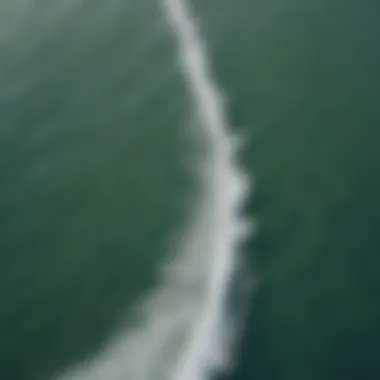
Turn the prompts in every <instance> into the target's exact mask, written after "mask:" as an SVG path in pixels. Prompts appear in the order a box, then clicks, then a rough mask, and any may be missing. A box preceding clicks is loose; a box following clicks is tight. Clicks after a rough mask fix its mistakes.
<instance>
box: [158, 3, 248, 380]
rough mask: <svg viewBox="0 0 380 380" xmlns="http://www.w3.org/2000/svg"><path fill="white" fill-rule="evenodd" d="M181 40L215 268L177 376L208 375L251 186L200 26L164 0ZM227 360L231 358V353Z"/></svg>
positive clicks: (195, 378) (180, 6)
mask: <svg viewBox="0 0 380 380" xmlns="http://www.w3.org/2000/svg"><path fill="white" fill-rule="evenodd" d="M161 3H162V6H163V9H164V15H165V16H164V17H165V18H166V21H167V23H168V24H169V25H170V27H171V29H172V31H173V34H174V37H175V39H176V40H177V43H178V59H179V63H180V65H181V69H182V71H183V75H184V78H185V81H186V83H187V86H188V89H189V92H190V95H191V96H192V100H193V102H194V104H195V110H196V112H197V113H198V116H199V118H200V122H201V124H202V127H203V132H204V134H205V136H206V138H207V140H208V143H209V147H210V158H209V159H210V163H209V164H210V165H209V166H208V167H209V170H210V172H209V173H208V176H207V181H208V183H207V184H206V189H207V190H206V191H208V194H207V195H206V197H207V199H208V202H207V205H206V207H207V208H208V210H207V213H206V214H207V215H208V217H209V218H210V223H209V231H208V233H209V234H210V235H209V241H208V250H209V252H208V254H209V255H211V261H212V263H211V265H210V268H211V269H210V273H209V277H208V284H207V289H206V299H205V300H204V307H203V309H202V311H201V313H200V315H199V318H198V320H197V321H196V323H195V325H194V326H193V329H192V334H191V336H190V339H189V340H188V341H187V343H186V346H185V349H184V353H183V355H182V358H181V360H180V361H179V363H178V365H177V366H176V367H175V370H174V372H173V374H172V377H171V378H172V379H173V380H205V379H208V378H209V377H210V376H211V375H212V374H213V372H214V371H216V370H217V369H218V367H219V366H223V365H224V364H225V363H224V362H225V361H226V356H225V355H226V352H225V346H226V344H228V342H225V334H224V328H225V326H224V320H225V318H224V314H225V305H224V303H225V297H226V293H227V290H228V286H229V281H230V279H231V276H232V275H233V272H234V268H235V265H236V261H237V259H238V258H237V252H236V251H237V250H238V249H239V243H240V242H241V240H242V238H243V237H244V235H245V234H246V233H247V228H248V226H247V223H246V220H245V219H244V218H243V217H242V216H241V215H240V209H241V207H242V205H243V202H244V201H245V199H246V197H247V194H248V191H249V186H248V177H247V175H246V174H245V173H244V172H243V171H242V170H241V169H240V168H239V166H238V164H237V162H236V153H237V144H236V139H235V138H234V136H233V135H232V133H231V131H229V126H228V122H227V117H226V115H225V105H224V99H223V97H222V92H221V89H220V88H219V87H218V84H217V83H216V81H215V80H214V78H213V75H212V72H211V69H210V64H209V62H208V59H207V52H206V48H205V43H204V40H203V38H202V36H201V32H200V28H199V26H198V25H197V21H196V19H195V16H194V15H193V14H192V12H191V10H190V7H189V6H188V4H187V1H186V0H161ZM227 360H228V358H227Z"/></svg>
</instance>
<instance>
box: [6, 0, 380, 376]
mask: <svg viewBox="0 0 380 380" xmlns="http://www.w3.org/2000/svg"><path fill="white" fill-rule="evenodd" d="M191 5H192V9H193V11H194V14H195V15H196V18H197V21H198V22H199V25H200V27H201V30H202V40H204V42H205V44H206V47H207V57H208V59H209V61H210V64H211V68H212V73H213V75H214V79H215V82H217V83H218V84H219V85H220V86H221V88H222V89H223V94H224V95H225V96H226V100H227V103H226V106H227V109H226V112H227V115H228V124H229V125H230V126H231V128H232V130H233V131H236V132H238V133H240V134H242V136H243V137H244V139H245V145H244V146H243V147H242V149H241V151H240V156H239V165H240V167H241V168H243V169H244V170H246V171H247V173H248V178H250V180H251V182H252V183H251V185H252V186H253V188H252V191H251V193H250V195H249V196H250V197H249V199H248V202H247V207H246V210H245V211H244V213H245V214H246V215H249V216H251V217H257V219H258V221H259V229H258V231H257V233H256V234H255V235H253V234H252V238H251V239H248V241H247V242H246V244H245V245H244V246H243V247H242V251H243V253H244V260H245V261H244V263H245V264H247V265H245V266H246V269H247V272H248V273H250V275H253V276H254V278H255V280H256V282H257V287H256V288H255V292H254V293H253V294H252V297H251V300H250V302H247V301H246V298H244V297H237V296H236V295H235V293H234V292H233V291H232V292H231V294H232V295H231V297H236V299H237V300H238V301H236V299H232V300H231V303H227V304H228V305H231V306H230V308H232V309H233V311H236V309H238V310H243V309H245V307H242V305H239V300H242V301H240V302H243V303H244V304H245V305H244V306H246V307H247V306H248V305H249V307H250V312H249V315H248V316H247V318H243V317H242V318H241V319H242V320H245V322H244V326H245V329H244V330H243V334H241V336H240V338H241V339H240V343H239V344H238V345H237V346H236V347H235V348H234V349H235V350H236V352H237V354H235V355H234V357H236V358H237V363H236V364H237V365H236V367H235V369H234V370H233V371H232V373H229V374H228V375H226V377H227V378H229V379H233V380H235V379H236V380H250V379H263V380H264V379H265V380H270V379H276V380H277V379H278V380H287V379H292V380H295V379H305V378H307V379H309V380H314V379H315V380H321V379H342V378H344V379H367V378H368V379H369V378H371V379H372V378H377V377H378V376H379V373H380V368H379V364H378V357H379V355H380V351H379V348H378V342H379V339H380V330H379V326H380V325H379V322H378V321H379V320H380V305H379V301H378V289H379V286H380V284H379V281H380V280H379V279H380V276H379V274H380V260H379V252H380V249H379V248H380V241H379V236H380V235H379V233H378V230H379V226H380V217H379V214H378V210H379V207H380V204H379V194H380V177H379V175H378V173H379V168H380V153H379V152H380V150H379V149H378V141H379V138H380V129H379V125H380V123H379V122H380V108H379V99H380V98H379V90H380V88H379V83H380V78H379V73H380V72H379V67H380V52H379V48H378V45H379V44H378V42H379V41H378V40H379V37H378V36H379V35H380V30H379V28H380V27H379V26H378V22H377V20H378V19H379V16H380V15H379V12H380V8H379V6H378V5H377V4H376V2H374V1H370V0H365V1H361V2H357V1H353V0H349V1H347V0H346V1H343V0H333V1H329V2H327V1H319V2H312V1H308V0H290V1H287V2H283V1H279V0H276V1H261V0H257V1H248V0H237V1H227V0H218V1H207V2H204V1H199V0H194V1H192V2H191ZM164 13H165V12H164V10H163V9H162V7H161V6H160V2H158V1H147V0H139V1H137V0H136V1H128V2H127V1H124V2H122V1H116V0H108V1H101V0H97V1H92V2H88V1H68V2H58V1H50V2H47V1H42V0H30V1H27V0H18V1H15V0H13V1H11V0H5V1H3V2H2V4H1V5H0V231H1V232H0V295H1V304H0V337H1V338H0V379H5V380H8V379H9V380H29V379H30V380H44V379H50V378H52V376H53V375H54V374H55V373H57V371H59V370H62V369H64V368H71V366H72V365H74V364H77V363H83V362H84V363H90V364H89V366H90V368H91V363H100V362H101V361H102V358H104V357H106V358H110V357H111V358H112V360H111V359H110V363H111V365H112V368H113V369H118V368H121V367H123V366H124V367H128V366H130V368H127V369H125V368H124V371H125V373H126V374H128V373H134V374H136V373H139V374H141V375H139V376H140V377H135V378H134V379H133V380H147V379H149V380H150V379H154V380H160V379H161V377H162V378H163V379H164V378H165V376H166V378H168V375H167V374H165V371H164V368H163V367H164V364H165V363H166V359H165V358H161V356H160V355H158V354H156V353H159V352H160V344H162V347H165V342H166V340H167V334H166V335H165V332H166V331H171V330H170V329H167V328H166V327H165V328H164V327H162V328H158V329H156V330H155V329H153V330H154V331H153V330H149V329H148V327H147V326H151V325H152V326H160V325H159V324H158V325H157V323H156V322H154V323H153V322H152V323H153V324H151V325H149V322H146V321H145V319H144V318H146V319H147V320H149V317H147V315H151V318H152V320H154V321H156V319H154V318H155V316H154V315H158V314H159V312H158V311H157V310H161V309H155V308H151V309H150V308H148V310H147V311H145V313H143V314H142V316H141V315H140V314H137V316H136V315H135V314H133V311H134V310H135V309H134V308H135V306H136V305H139V302H141V301H142V300H144V299H146V297H147V295H149V294H151V292H153V294H155V293H154V292H155V291H156V290H157V289H161V288H162V275H161V273H162V272H161V265H162V263H163V262H167V261H168V260H169V262H170V258H171V257H172V256H174V257H176V255H177V253H178V242H177V237H178V236H182V234H183V233H184V231H187V229H188V225H189V215H191V212H192V211H193V210H196V209H197V206H198V205H199V202H198V197H199V194H201V193H202V191H201V187H200V186H199V185H200V182H201V181H200V180H199V178H198V176H197V171H196V170H195V169H194V166H195V165H196V164H198V165H200V166H201V164H202V162H205V161H206V158H205V157H207V154H206V155H205V152H204V148H205V141H204V138H203V137H204V136H202V134H201V133H200V131H199V128H198V127H199V125H198V124H199V121H198V118H197V114H196V111H197V110H196V104H194V98H193V96H192V94H191V93H189V88H188V84H187V81H186V75H185V74H184V72H183V69H181V67H180V65H179V63H178V51H179V48H180V46H179V42H178V39H177V38H176V31H174V30H173V28H170V27H168V24H167V21H166V19H165V14H164ZM195 103H196V102H195ZM206 147H207V144H206ZM206 177H207V176H206ZM200 230H201V231H198V230H196V231H195V232H194V233H200V232H202V229H200ZM197 236H198V235H197ZM253 236H255V238H253ZM194 241H197V239H195V238H194ZM202 249H204V248H202V247H201V248H199V247H198V246H196V247H195V248H193V250H192V251H191V252H192V253H193V260H192V261H191V260H190V259H189V261H188V262H187V261H186V260H185V262H184V264H187V265H188V266H189V267H190V268H191V271H190V272H188V271H187V270H185V269H181V267H178V268H176V267H174V270H173V272H174V273H176V270H177V271H178V272H177V273H178V277H179V280H178V281H179V282H178V284H181V281H188V288H189V289H190V290H189V289H188V288H187V287H185V288H186V289H185V291H184V292H183V293H182V287H181V286H178V289H176V291H177V293H170V294H169V296H167V297H169V301H170V300H171V301H172V302H175V303H177V304H178V305H180V306H181V308H183V310H184V313H187V314H189V315H191V312H192V309H194V310H196V307H194V305H195V306H197V307H198V306H199V302H200V301H198V298H197V297H198V295H199V294H200V293H202V292H203V291H204V287H203V286H204V284H203V283H204V282H205V281H206V278H207V274H208V273H209V270H208V269H209V266H208V265H209V264H207V265H206V263H207V261H203V260H205V258H204V254H203V252H204V251H203V250H202ZM205 252H208V251H207V250H206V251H205ZM179 264H180V265H182V262H181V261H179ZM189 273H191V274H192V277H191V278H187V277H186V276H188V275H189ZM173 276H174V277H175V274H174V275H173ZM176 281H177V280H176ZM171 291H173V290H171ZM188 293H191V294H193V293H194V296H192V297H193V298H194V301H193V298H190V297H189V298H187V297H188ZM173 300H174V301H173ZM188 300H191V302H194V303H191V304H190V306H189V309H187V308H186V303H187V302H188ZM169 301H168V302H169ZM234 301H235V302H236V303H235V304H234ZM189 302H190V301H189ZM164 309H165V307H164ZM169 309H170V308H169ZM242 314H244V313H242ZM175 315H176V314H175ZM181 315H182V314H181ZM181 318H182V317H181ZM170 321H174V319H170ZM170 323H172V322H170ZM136 325H139V326H140V330H138V331H139V333H138V334H137V335H136V336H137V338H136V341H138V343H136V344H137V345H133V344H132V345H131V347H132V348H131V349H130V350H129V351H128V350H126V351H123V350H122V349H121V348H120V347H119V346H117V345H116V347H117V348H120V350H118V351H116V352H115V351H112V349H111V350H108V351H107V347H108V346H110V347H111V348H112V347H114V346H115V345H114V343H113V339H115V337H116V339H117V337H124V336H125V334H126V338H125V339H126V341H128V342H129V341H130V335H128V334H130V333H131V332H132V331H135V326H136ZM141 325H142V327H141ZM181 326H182V325H179V327H178V329H179V330H181V328H182V327H181ZM225 329H227V328H226V327H225ZM150 331H153V332H150ZM156 331H161V332H163V333H162V334H161V335H159V334H158V335H156ZM181 334H183V333H182V332H181V331H180V332H179V336H180V338H181V339H183V340H186V337H185V338H184V337H183V336H182V335H181ZM180 338H178V339H180ZM176 339H177V338H176ZM181 339H180V340H181ZM122 341H123V339H122ZM122 347H124V346H123V345H122ZM128 347H129V346H128ZM135 347H138V349H135ZM176 347H178V346H177V345H176ZM170 350H172V348H171V349H170ZM175 350H177V348H174V351H175ZM162 351H165V352H166V349H165V350H162ZM104 352H106V354H104ZM120 352H122V353H124V354H125V356H124V357H123V356H122V355H121V354H120ZM170 352H171V351H170ZM132 353H133V354H132ZM93 354H96V355H95V357H92V355H93ZM104 355H105V356H104ZM107 355H108V356H107ZM118 355H119V356H118ZM170 355H173V354H170ZM170 355H169V356H170ZM174 356H175V355H174ZM174 356H173V357H174ZM89 357H91V358H92V360H90V361H87V360H85V359H86V358H89ZM169 362H170V361H169V359H168V363H169ZM120 363H122V364H123V366H122V365H121V364H120ZM163 363H164V364H163ZM132 364H133V366H136V368H138V369H136V371H135V372H133V371H132V369H131V368H132ZM139 366H140V367H139ZM143 367H146V368H148V369H149V371H151V372H150V373H148V370H147V373H145V374H142V373H143V371H142V370H141V371H140V368H143ZM95 368H96V364H95ZM94 371H95V372H94V373H97V374H98V375H97V376H98V377H95V376H93V377H92V378H96V379H99V378H100V379H102V378H107V380H108V379H109V380H119V379H120V380H121V379H124V378H125V376H124V377H123V375H118V374H117V371H111V372H104V373H107V375H103V377H102V376H101V372H96V370H94ZM128 371H129V372H128ZM139 371H140V372H139ZM99 373H100V375H99ZM89 376H90V377H88V378H91V371H90V375H89ZM144 376H145V377H144ZM158 376H161V377H160V378H159V377H158ZM127 378H128V376H127ZM130 378H131V377H130ZM128 380H129V378H128ZM176 380H177V379H176ZM179 380H182V379H179ZM186 380H188V379H186ZM191 380H192V379H191ZM197 380H198V379H197ZM202 380H203V379H202Z"/></svg>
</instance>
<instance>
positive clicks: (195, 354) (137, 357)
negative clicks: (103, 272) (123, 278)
mask: <svg viewBox="0 0 380 380" xmlns="http://www.w3.org/2000/svg"><path fill="white" fill-rule="evenodd" d="M161 1H162V5H163V11H164V14H165V16H166V18H167V22H168V23H169V25H170V26H171V28H172V30H173V34H174V36H175V37H176V39H177V41H178V51H179V54H178V55H179V59H180V62H181V67H182V69H183V73H184V76H185V78H186V81H187V85H188V88H189V90H190V93H191V95H192V98H193V101H194V103H195V109H196V111H197V113H198V119H199V120H200V123H201V126H202V134H203V135H204V136H205V137H206V139H207V143H208V147H209V154H208V158H207V162H205V163H204V166H205V167H206V168H207V170H208V173H207V175H206V176H204V178H206V181H205V182H206V183H205V194H204V197H203V198H202V199H201V201H200V203H199V205H198V207H199V208H198V209H197V210H195V211H194V215H193V216H192V223H191V228H190V229H189V230H188V231H187V232H186V233H185V235H184V237H182V238H181V239H179V242H178V244H177V249H176V250H175V251H176V252H177V255H175V256H174V257H175V260H174V261H172V262H170V263H169V264H168V265H166V266H165V267H164V268H163V272H162V283H161V285H160V286H159V287H158V288H157V289H156V290H155V291H154V292H153V293H152V294H151V295H150V296H149V297H148V298H147V299H145V300H144V302H143V303H142V305H140V308H139V310H138V318H137V324H136V326H134V328H132V329H131V328H130V329H128V330H127V331H126V332H125V333H124V334H122V335H119V336H118V337H117V339H116V340H114V341H112V342H109V345H108V346H107V347H106V348H104V349H103V351H102V352H101V353H100V354H99V355H97V356H96V357H95V358H93V360H90V361H89V362H88V363H85V364H82V365H80V366H79V367H77V368H74V369H72V370H70V371H68V372H66V374H64V375H61V376H60V377H59V378H60V379H62V380H76V379H78V380H79V379H80V380H83V379H89V380H90V379H91V380H169V379H170V380H205V379H207V378H209V375H210V374H211V373H213V371H214V370H217V369H219V368H221V367H223V366H225V365H227V364H228V360H229V353H228V344H229V335H230V333H229V332H228V331H224V330H225V328H226V326H224V321H225V318H224V307H225V305H224V302H225V296H226V291H227V289H228V285H229V281H230V279H231V276H232V274H233V271H234V268H235V265H236V262H237V250H238V245H239V242H240V241H241V239H242V237H243V236H244V234H245V233H247V224H246V221H245V220H244V219H243V218H242V217H241V216H240V208H241V206H242V202H243V201H244V200H245V197H246V194H247V191H248V180H247V176H246V175H245V174H244V173H242V171H241V170H240V169H239V168H238V166H237V164H236V160H235V155H236V149H237V144H236V139H234V138H233V136H231V135H230V132H229V131H228V125H227V118H226V116H225V114H224V110H225V107H224V104H223V100H222V96H221V91H220V89H219V88H218V86H217V85H216V82H215V80H214V79H213V77H212V75H211V72H210V69H209V65H208V61H207V59H206V51H205V47H204V43H203V40H202V38H201V36H200V34H199V28H198V26H197V23H196V20H195V19H194V17H193V16H192V15H191V13H190V10H189V9H188V6H187V5H186V2H185V0H161Z"/></svg>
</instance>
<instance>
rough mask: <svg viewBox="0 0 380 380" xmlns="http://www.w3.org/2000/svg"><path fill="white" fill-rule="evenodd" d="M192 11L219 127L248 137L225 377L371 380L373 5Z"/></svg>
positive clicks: (378, 333) (374, 329)
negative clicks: (245, 295)
mask: <svg viewBox="0 0 380 380" xmlns="http://www.w3.org/2000/svg"><path fill="white" fill-rule="evenodd" d="M197 3H199V9H202V8H207V9H204V14H205V16H204V19H203V26H204V30H205V34H206V36H207V38H209V39H210V40H211V42H210V45H211V49H212V50H213V63H214V67H215V70H216V72H217V76H218V79H219V80H220V82H222V83H223V85H224V86H225V88H226V90H227V93H228V94H229V95H230V96H231V105H232V107H231V119H232V121H233V123H234V124H235V125H237V126H241V129H242V130H244V131H248V134H249V135H250V136H251V140H250V144H249V145H248V146H247V149H246V150H245V154H244V158H243V163H244V164H245V165H246V166H247V167H249V168H250V169H251V170H253V171H254V172H255V174H256V193H255V196H254V197H253V198H252V202H251V203H250V206H249V210H250V212H251V213H253V214H256V215H258V216H259V218H260V221H261V229H260V233H259V235H258V237H257V240H256V241H255V242H252V244H249V245H248V246H247V254H248V256H249V257H250V258H251V262H252V267H253V268H254V270H255V272H257V273H258V279H259V281H260V287H259V288H258V290H257V293H256V297H255V298H254V301H253V306H252V311H251V316H250V318H249V322H248V326H247V331H246V339H245V342H244V343H243V347H242V363H241V365H240V367H239V369H238V370H237V373H236V375H235V376H233V378H234V379H239V380H245V379H265V380H269V379H281V380H285V379H286V380H287V379H289V380H290V379H292V380H295V379H309V380H314V379H316V380H320V379H374V378H377V377H379V375H380V365H379V360H378V359H379V357H380V349H379V345H378V342H379V341H380V324H379V321H380V302H379V297H378V291H379V289H380V234H379V228H380V216H379V210H380V197H379V195H380V176H379V171H380V149H379V148H378V143H379V139H380V107H379V101H380V93H379V90H380V71H379V68H380V50H379V36H380V27H379V24H378V19H379V15H380V8H379V5H378V4H377V3H376V2H373V1H362V2H358V1H339V0H335V1H319V2H314V1H307V0H305V1H300V0H297V1H286V2H285V1H238V2H228V1H223V2H216V1H214V2H211V3H210V4H209V5H208V6H207V7H206V6H205V5H204V4H202V2H200V1H199V2H197ZM213 41H216V42H215V43H214V44H213Z"/></svg>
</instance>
